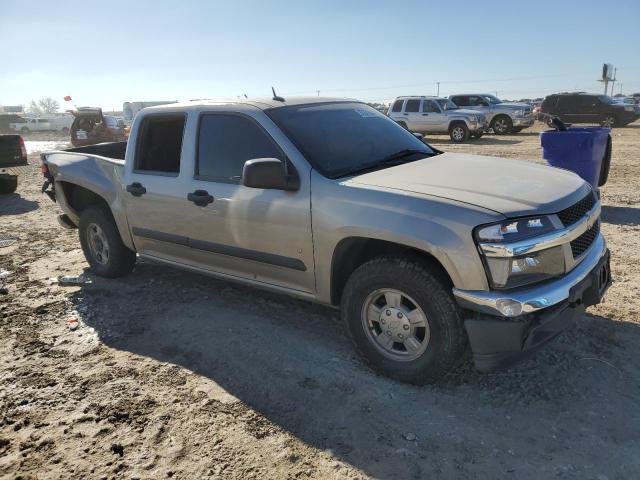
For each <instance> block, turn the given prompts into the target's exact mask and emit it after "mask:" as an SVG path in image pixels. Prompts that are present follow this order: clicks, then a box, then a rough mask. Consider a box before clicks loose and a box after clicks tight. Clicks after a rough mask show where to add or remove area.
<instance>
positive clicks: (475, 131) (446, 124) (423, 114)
mask: <svg viewBox="0 0 640 480" xmlns="http://www.w3.org/2000/svg"><path fill="white" fill-rule="evenodd" d="M388 115H389V116H390V117H391V118H392V119H394V120H395V121H396V122H397V123H398V124H400V125H401V126H402V127H404V128H406V129H408V130H411V131H412V132H418V133H448V134H449V137H450V138H451V140H452V141H453V142H456V143H460V142H465V141H467V140H468V139H469V138H480V137H482V135H483V134H484V132H486V131H487V130H489V129H491V130H493V132H494V133H495V134H496V135H506V134H508V133H518V132H521V131H522V130H523V129H525V128H528V127H530V126H531V125H533V124H534V122H535V117H534V115H533V113H532V108H531V105H528V104H526V103H508V102H503V101H502V100H500V99H499V98H498V97H496V96H494V95H489V94H463V95H451V96H450V97H448V98H444V97H430V96H408V97H398V98H396V100H395V101H394V102H393V103H392V105H391V108H390V109H389V112H388Z"/></svg>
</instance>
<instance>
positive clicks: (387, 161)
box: [337, 148, 435, 177]
mask: <svg viewBox="0 0 640 480" xmlns="http://www.w3.org/2000/svg"><path fill="white" fill-rule="evenodd" d="M419 153H421V154H423V155H425V156H426V157H429V156H431V155H432V153H431V152H425V151H424V150H417V149H414V148H405V149H404V150H400V151H398V152H395V153H392V154H391V155H387V156H386V157H384V158H383V159H381V160H376V161H375V162H370V163H363V164H362V165H358V166H356V167H354V168H351V169H348V170H346V171H344V172H340V173H339V174H338V175H337V177H344V176H345V175H352V174H354V173H363V172H366V171H369V170H377V169H379V168H383V167H389V166H392V165H401V164H403V163H404V161H403V159H404V158H406V157H410V156H411V155H416V154H419ZM434 155H435V152H434Z"/></svg>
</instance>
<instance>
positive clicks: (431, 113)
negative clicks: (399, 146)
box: [422, 99, 448, 133]
mask: <svg viewBox="0 0 640 480" xmlns="http://www.w3.org/2000/svg"><path fill="white" fill-rule="evenodd" d="M422 119H423V122H424V125H425V128H426V130H427V131H428V132H433V133H441V132H446V131H447V126H448V125H447V123H448V121H447V114H446V113H443V112H442V111H441V110H440V106H439V105H438V103H437V102H435V101H434V100H428V99H425V100H424V102H423V103H422Z"/></svg>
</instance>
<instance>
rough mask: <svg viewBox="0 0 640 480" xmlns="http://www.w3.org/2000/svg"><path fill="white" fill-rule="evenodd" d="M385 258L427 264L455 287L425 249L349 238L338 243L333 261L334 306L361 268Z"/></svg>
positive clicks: (436, 260) (332, 291)
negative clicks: (372, 260) (400, 257)
mask: <svg viewBox="0 0 640 480" xmlns="http://www.w3.org/2000/svg"><path fill="white" fill-rule="evenodd" d="M383 255H398V256H402V255H404V256H408V257H412V258H415V259H417V260H419V261H420V262H423V263H424V264H425V265H428V267H429V268H430V269H431V270H432V271H433V272H435V273H436V274H437V275H438V277H440V278H441V279H442V280H443V281H444V282H445V283H446V284H447V285H448V286H450V287H453V281H452V279H451V277H450V275H449V273H448V272H447V270H446V269H445V267H444V266H443V265H442V263H441V262H440V261H439V260H438V259H437V258H436V257H435V256H434V255H432V254H431V253H429V252H427V251H425V250H421V249H418V248H416V247H412V246H409V245H404V244H401V243H396V242H391V241H387V240H380V239H375V238H366V237H347V238H344V239H342V240H341V241H340V242H338V244H337V245H336V247H335V249H334V252H333V256H332V259H331V277H330V278H331V284H330V295H331V304H333V305H338V304H339V303H340V301H341V299H342V293H343V291H344V287H345V285H346V283H347V280H348V279H349V277H350V276H351V274H352V273H353V272H354V271H355V270H356V269H357V268H358V267H360V266H361V265H363V264H364V263H366V262H367V261H369V260H371V259H373V258H376V257H380V256H383Z"/></svg>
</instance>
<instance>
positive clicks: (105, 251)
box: [87, 223, 109, 265]
mask: <svg viewBox="0 0 640 480" xmlns="http://www.w3.org/2000/svg"><path fill="white" fill-rule="evenodd" d="M87 243H88V244H89V250H90V252H91V256H92V257H93V258H94V259H95V261H96V262H98V263H99V264H101V265H106V264H107V262H108V261H109V242H108V241H107V236H106V235H105V233H104V231H103V230H102V228H100V226H99V225H97V224H95V223H90V224H89V226H88V228H87Z"/></svg>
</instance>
